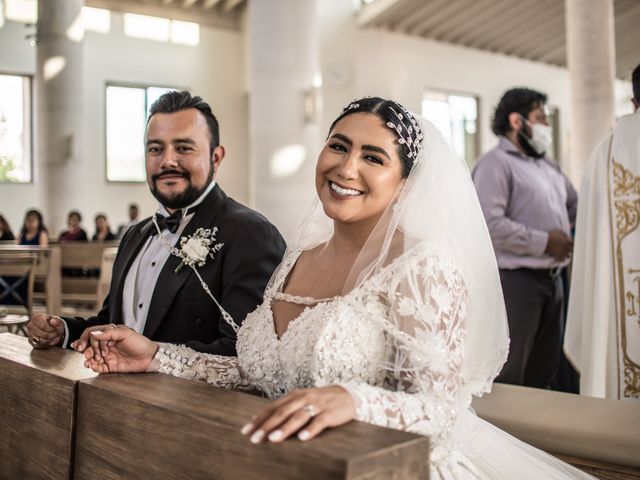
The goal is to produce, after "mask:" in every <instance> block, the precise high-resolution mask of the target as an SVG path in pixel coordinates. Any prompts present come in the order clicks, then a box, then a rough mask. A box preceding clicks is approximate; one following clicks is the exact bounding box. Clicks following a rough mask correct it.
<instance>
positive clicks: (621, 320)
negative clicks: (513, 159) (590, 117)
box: [564, 66, 640, 400]
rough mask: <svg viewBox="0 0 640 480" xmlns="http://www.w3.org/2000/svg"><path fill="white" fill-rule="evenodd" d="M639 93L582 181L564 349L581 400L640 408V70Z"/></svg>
mask: <svg viewBox="0 0 640 480" xmlns="http://www.w3.org/2000/svg"><path fill="white" fill-rule="evenodd" d="M633 90H634V99H633V103H634V105H635V108H636V110H635V113H633V114H630V115H626V116H624V117H622V118H620V119H619V120H618V122H617V124H616V126H615V128H614V129H613V130H612V132H611V133H610V134H609V135H608V136H607V137H606V138H605V139H604V140H603V141H602V142H601V143H600V144H599V145H598V146H597V147H596V149H595V150H594V152H593V153H592V155H591V158H590V159H589V162H588V164H587V167H586V168H585V171H584V174H583V179H582V185H581V188H580V197H579V198H580V203H579V206H578V216H577V222H576V238H575V248H574V258H573V272H572V281H571V296H570V299H569V311H568V318H567V327H566V333H565V342H564V349H565V353H566V354H567V357H568V358H569V359H570V361H571V362H572V363H573V364H574V366H575V367H576V368H577V370H578V371H579V372H580V393H581V394H582V395H589V396H593V397H603V398H612V399H635V400H640V109H639V108H638V107H640V66H638V67H637V68H636V69H635V71H634V73H633Z"/></svg>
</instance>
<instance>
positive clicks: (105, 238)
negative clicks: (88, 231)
mask: <svg viewBox="0 0 640 480" xmlns="http://www.w3.org/2000/svg"><path fill="white" fill-rule="evenodd" d="M95 222H96V233H94V234H93V241H94V242H110V241H112V240H117V237H116V236H115V235H114V234H113V232H112V231H111V227H109V222H108V221H107V216H106V215H105V214H104V213H98V214H97V215H96V217H95Z"/></svg>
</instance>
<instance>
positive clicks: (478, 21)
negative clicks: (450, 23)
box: [441, 0, 504, 45]
mask: <svg viewBox="0 0 640 480" xmlns="http://www.w3.org/2000/svg"><path fill="white" fill-rule="evenodd" d="M502 13H504V5H503V4H502V2H501V0H494V1H493V2H491V4H490V5H488V6H487V7H486V8H484V9H483V10H482V11H480V12H479V13H477V14H475V15H474V16H473V18H468V19H467V20H465V21H462V22H460V24H459V25H457V26H455V27H453V28H451V29H450V30H449V31H448V32H447V33H445V34H443V35H442V38H441V40H442V41H443V42H453V43H460V44H462V45H464V44H465V38H467V37H468V36H469V35H473V34H474V31H475V30H476V29H477V28H479V27H480V26H481V25H484V24H486V23H487V22H489V21H490V20H491V19H493V18H495V17H497V16H499V15H500V14H502Z"/></svg>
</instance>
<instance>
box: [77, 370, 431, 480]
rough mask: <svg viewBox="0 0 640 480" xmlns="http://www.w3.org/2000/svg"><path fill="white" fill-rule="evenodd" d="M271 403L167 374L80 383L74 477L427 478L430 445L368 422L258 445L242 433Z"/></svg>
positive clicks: (411, 436) (112, 377)
mask: <svg viewBox="0 0 640 480" xmlns="http://www.w3.org/2000/svg"><path fill="white" fill-rule="evenodd" d="M266 402H267V400H265V399H263V398H260V397H256V396H253V395H248V394H246V393H243V392H236V391H228V390H223V389H218V388H214V387H211V386H208V385H205V384H201V383H195V382H192V381H187V380H183V379H179V378H175V377H170V376H167V375H162V374H140V375H108V376H101V377H99V378H95V379H92V380H88V381H85V382H82V383H81V384H80V395H79V403H78V430H77V435H76V440H77V448H76V456H75V462H76V463H75V475H76V477H75V478H77V479H93V478H101V479H115V478H136V479H156V478H160V477H164V478H172V479H196V478H215V479H238V478H242V479H245V480H250V479H274V478H277V479H283V480H286V479H300V478H313V479H317V480H322V479H367V480H373V479H381V480H382V479H385V480H386V479H425V478H428V439H427V438H425V437H421V436H419V435H414V434H410V433H406V432H400V431H396V430H390V429H386V428H380V427H375V426H373V425H368V424H364V423H358V422H353V423H351V424H349V425H345V426H344V427H342V428H339V429H336V430H332V431H327V432H325V433H323V434H322V435H321V436H320V437H319V438H317V439H314V440H313V441H311V442H309V443H303V442H300V441H299V440H297V439H291V440H288V441H286V442H284V443H281V444H277V445H276V444H269V443H268V442H267V443H263V444H260V445H253V444H251V443H250V442H249V439H248V438H247V437H245V436H243V435H241V434H240V428H241V427H242V425H244V424H245V423H246V422H247V421H248V420H249V419H250V418H251V417H252V416H253V415H254V414H255V413H256V412H257V411H258V410H259V409H260V408H261V407H262V406H264V405H265V403H266Z"/></svg>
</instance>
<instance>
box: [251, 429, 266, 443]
mask: <svg viewBox="0 0 640 480" xmlns="http://www.w3.org/2000/svg"><path fill="white" fill-rule="evenodd" d="M263 438H264V432H263V431H262V430H258V431H257V432H255V433H254V434H253V435H251V438H250V439H249V440H250V441H251V443H260V442H261V441H262V439H263Z"/></svg>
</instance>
